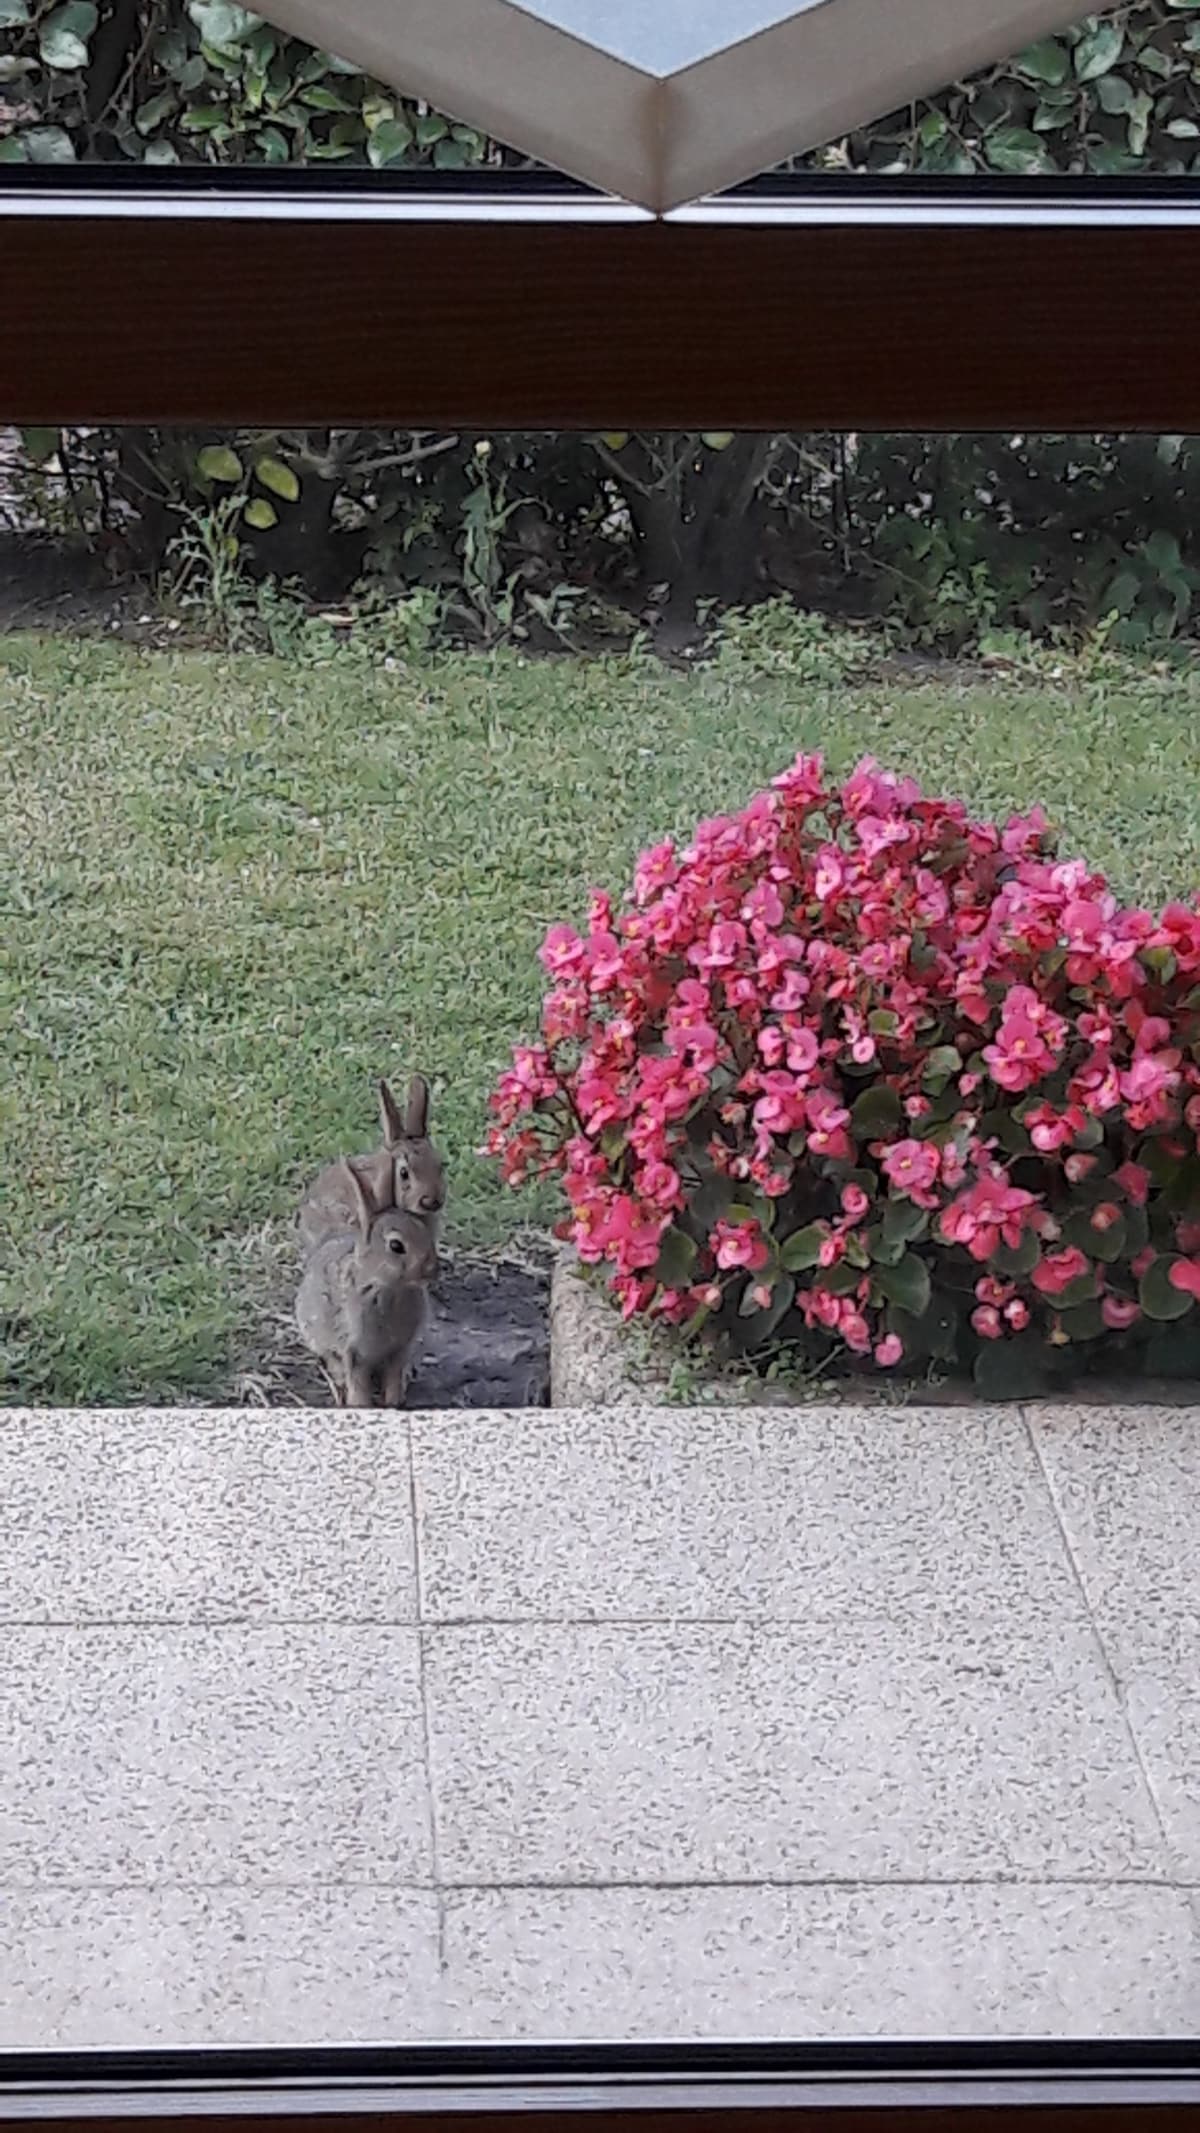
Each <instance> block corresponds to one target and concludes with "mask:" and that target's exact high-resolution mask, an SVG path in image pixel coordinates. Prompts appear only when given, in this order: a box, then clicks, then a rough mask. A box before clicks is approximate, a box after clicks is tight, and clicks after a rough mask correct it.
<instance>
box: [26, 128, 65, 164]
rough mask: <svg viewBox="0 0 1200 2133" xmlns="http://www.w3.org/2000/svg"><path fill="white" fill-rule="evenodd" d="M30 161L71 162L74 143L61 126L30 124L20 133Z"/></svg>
mask: <svg viewBox="0 0 1200 2133" xmlns="http://www.w3.org/2000/svg"><path fill="white" fill-rule="evenodd" d="M21 139H22V140H23V141H24V143H25V153H26V155H27V156H28V157H29V160H30V162H31V163H73V162H74V161H75V144H74V142H73V141H72V139H71V136H70V134H69V133H65V132H64V131H63V128H62V127H61V126H30V128H29V130H28V132H26V133H23V134H22V135H21Z"/></svg>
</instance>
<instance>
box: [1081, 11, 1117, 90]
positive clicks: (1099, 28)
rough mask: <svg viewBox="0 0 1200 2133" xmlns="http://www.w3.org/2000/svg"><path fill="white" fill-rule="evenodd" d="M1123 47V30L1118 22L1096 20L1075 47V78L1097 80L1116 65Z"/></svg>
mask: <svg viewBox="0 0 1200 2133" xmlns="http://www.w3.org/2000/svg"><path fill="white" fill-rule="evenodd" d="M1124 49H1125V32H1124V30H1123V29H1122V27H1121V25H1120V23H1117V22H1098V23H1097V24H1096V27H1095V29H1093V30H1089V31H1088V32H1087V34H1086V35H1085V36H1083V37H1081V38H1080V40H1079V43H1078V44H1077V45H1076V47H1075V77H1076V80H1078V81H1098V80H1099V78H1100V76H1101V75H1102V74H1107V73H1108V71H1109V69H1110V67H1115V66H1116V63H1117V61H1118V59H1119V58H1120V57H1121V54H1122V52H1123V51H1124Z"/></svg>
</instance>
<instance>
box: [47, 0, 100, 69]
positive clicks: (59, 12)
mask: <svg viewBox="0 0 1200 2133" xmlns="http://www.w3.org/2000/svg"><path fill="white" fill-rule="evenodd" d="M98 14H99V10H98V8H97V7H96V6H95V4H94V0H68V4H67V6H66V7H56V8H55V10H54V13H53V14H52V15H47V17H46V20H45V21H44V22H43V24H42V26H41V29H40V30H39V31H38V51H39V52H40V53H41V55H42V58H43V60H44V61H45V64H46V65H47V66H48V67H56V68H58V69H60V70H61V71H62V72H64V73H70V72H73V71H74V70H76V69H77V68H79V67H86V65H87V63H88V40H89V39H90V37H91V35H92V33H93V31H94V30H95V27H96V22H97V18H98Z"/></svg>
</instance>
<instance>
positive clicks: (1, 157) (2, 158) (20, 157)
mask: <svg viewBox="0 0 1200 2133" xmlns="http://www.w3.org/2000/svg"><path fill="white" fill-rule="evenodd" d="M25 160H26V157H25V143H24V141H23V140H22V139H21V138H20V136H19V135H18V134H10V135H9V136H8V138H7V139H6V140H2V141H0V163H24V162H25Z"/></svg>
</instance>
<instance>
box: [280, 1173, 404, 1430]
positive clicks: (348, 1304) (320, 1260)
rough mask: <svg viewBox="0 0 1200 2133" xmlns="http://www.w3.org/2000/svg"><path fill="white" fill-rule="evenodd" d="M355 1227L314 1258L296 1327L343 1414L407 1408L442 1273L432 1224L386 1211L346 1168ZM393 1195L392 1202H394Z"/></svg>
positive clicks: (331, 1238)
mask: <svg viewBox="0 0 1200 2133" xmlns="http://www.w3.org/2000/svg"><path fill="white" fill-rule="evenodd" d="M342 1167H343V1172H344V1176H343V1181H342V1182H343V1188H344V1191H345V1194H346V1198H347V1201H348V1202H349V1203H350V1205H351V1206H352V1208H353V1210H354V1213H353V1216H352V1223H353V1226H352V1227H347V1228H346V1229H344V1230H342V1231H340V1232H338V1233H336V1234H335V1235H333V1236H329V1237H326V1238H325V1239H324V1240H323V1242H322V1243H320V1244H318V1245H317V1247H316V1249H315V1251H314V1252H313V1253H312V1254H311V1256H310V1258H309V1260H308V1264H307V1265H306V1267H305V1269H304V1274H303V1277H302V1279H301V1282H300V1288H299V1291H298V1293H297V1297H296V1324H297V1327H298V1328H299V1332H300V1338H301V1340H302V1341H303V1342H304V1344H305V1347H306V1348H311V1350H312V1352H313V1354H314V1355H316V1356H319V1357H320V1360H321V1362H322V1364H323V1365H324V1368H325V1371H326V1374H327V1375H328V1377H329V1380H330V1383H331V1384H332V1386H333V1389H334V1393H335V1395H336V1398H337V1402H338V1405H339V1406H340V1407H401V1406H403V1404H404V1395H405V1391H406V1389H407V1386H408V1379H409V1376H410V1373H411V1371H412V1367H413V1362H414V1359H415V1358H414V1354H413V1351H414V1349H415V1347H416V1344H417V1341H418V1340H419V1338H420V1335H421V1332H422V1330H423V1328H424V1325H425V1321H426V1318H427V1316H428V1310H429V1300H428V1289H429V1284H430V1282H431V1281H432V1280H433V1279H434V1278H435V1276H436V1274H437V1270H438V1258H437V1246H436V1244H435V1242H434V1239H433V1236H432V1235H431V1233H430V1230H429V1227H428V1224H427V1223H425V1222H423V1221H422V1220H421V1218H420V1216H419V1215H412V1214H408V1213H407V1212H406V1211H405V1210H404V1209H402V1208H397V1207H393V1206H392V1205H390V1204H385V1205H383V1206H380V1205H379V1203H378V1201H377V1200H376V1199H375V1197H374V1195H373V1193H372V1190H371V1186H370V1183H369V1181H368V1180H366V1179H365V1178H364V1176H363V1174H362V1171H361V1170H360V1169H359V1167H358V1166H356V1165H355V1164H354V1163H353V1162H351V1161H347V1162H345V1163H344V1164H343V1166H342ZM390 1199H391V1195H390V1193H389V1194H388V1195H387V1201H388V1202H389V1203H390Z"/></svg>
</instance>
